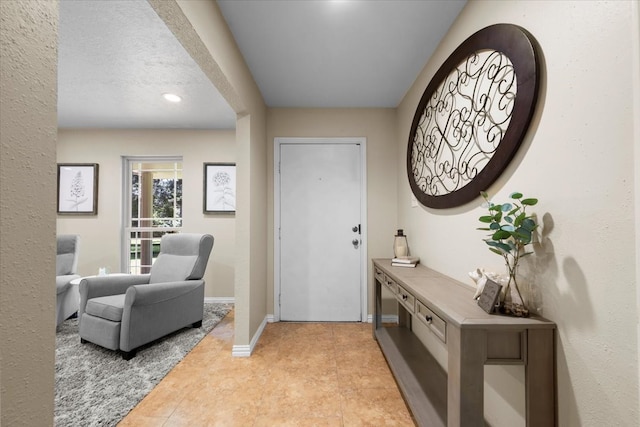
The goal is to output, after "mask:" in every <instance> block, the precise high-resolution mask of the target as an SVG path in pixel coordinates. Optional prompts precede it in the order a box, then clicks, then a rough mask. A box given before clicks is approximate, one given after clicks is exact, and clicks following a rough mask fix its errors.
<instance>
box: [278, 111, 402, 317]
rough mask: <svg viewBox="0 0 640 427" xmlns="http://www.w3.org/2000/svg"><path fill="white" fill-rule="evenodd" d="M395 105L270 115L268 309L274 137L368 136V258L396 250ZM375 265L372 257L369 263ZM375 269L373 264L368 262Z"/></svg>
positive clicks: (370, 287)
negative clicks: (391, 107)
mask: <svg viewBox="0 0 640 427" xmlns="http://www.w3.org/2000/svg"><path fill="white" fill-rule="evenodd" d="M395 121H396V113H395V109H365V108H359V109H355V108H354V109H337V108H336V109H299V108H298V109H285V108H271V109H269V112H268V115H267V123H268V125H267V139H268V141H269V167H268V176H269V178H268V182H269V187H268V190H267V193H268V194H269V203H268V210H267V217H268V226H269V239H268V246H267V247H268V251H269V261H268V273H267V278H268V283H269V286H268V290H269V293H268V296H267V310H268V312H269V313H274V307H273V304H274V296H273V289H274V286H273V245H274V242H273V140H274V138H277V137H366V138H367V184H366V185H367V222H368V230H367V238H368V246H367V252H368V256H369V259H371V258H380V257H390V256H392V255H393V250H392V245H393V235H394V234H395V227H396V222H397V216H396V212H397V209H396V206H395V201H396V191H397V164H396V162H395V161H394V159H395V158H396V157H397V150H398V149H397V146H396V144H395V139H396V130H395V129H396V128H395ZM368 265H369V266H370V262H369V263H368ZM368 268H369V269H370V267H368ZM372 286H373V276H372V275H370V277H369V284H368V288H369V294H368V305H369V307H368V314H371V313H372V312H373V299H372V289H373V288H372Z"/></svg>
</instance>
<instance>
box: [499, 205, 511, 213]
mask: <svg viewBox="0 0 640 427" xmlns="http://www.w3.org/2000/svg"><path fill="white" fill-rule="evenodd" d="M511 209H513V205H512V204H511V203H505V204H503V205H502V207H501V209H500V210H501V211H502V212H509V211H510V210H511Z"/></svg>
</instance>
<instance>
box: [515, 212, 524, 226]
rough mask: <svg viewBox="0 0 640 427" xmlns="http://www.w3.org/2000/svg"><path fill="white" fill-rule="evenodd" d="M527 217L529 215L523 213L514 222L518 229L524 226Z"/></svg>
mask: <svg viewBox="0 0 640 427" xmlns="http://www.w3.org/2000/svg"><path fill="white" fill-rule="evenodd" d="M526 217H527V214H526V213H524V212H522V213H521V214H520V215H518V216H517V217H516V219H515V221H513V225H515V226H516V227H520V225H521V224H522V221H524V219H525V218H526Z"/></svg>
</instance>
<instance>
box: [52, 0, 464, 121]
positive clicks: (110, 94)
mask: <svg viewBox="0 0 640 427" xmlns="http://www.w3.org/2000/svg"><path fill="white" fill-rule="evenodd" d="M212 1H213V0H212ZM218 4H219V6H220V9H221V11H222V13H223V15H224V17H225V19H226V20H227V23H228V24H229V27H230V28H231V31H232V32H233V34H234V37H235V38H236V41H237V43H238V46H239V48H240V50H241V52H242V54H243V56H244V58H245V61H246V62H247V65H248V66H249V68H250V70H251V72H252V74H253V76H254V78H255V80H256V82H257V83H258V86H259V87H260V90H261V92H262V94H263V96H264V98H265V102H266V103H267V105H268V106H270V107H327V108H331V107H395V106H397V105H398V103H399V102H400V100H401V99H402V97H403V96H404V94H405V93H406V91H407V90H408V89H409V86H410V85H411V84H412V83H413V82H414V80H415V78H416V76H417V75H418V74H419V72H420V71H421V69H422V68H423V67H424V65H425V64H426V62H427V61H428V59H429V57H430V55H431V54H432V53H433V51H434V50H435V48H436V47H437V45H438V43H439V42H440V40H441V39H442V37H443V36H444V35H445V33H446V31H447V30H448V28H449V26H450V25H451V23H452V22H453V21H454V19H455V18H456V16H457V15H458V13H459V11H460V10H461V9H462V8H463V7H464V4H465V1H458V0H441V1H438V0H379V1H364V0H363V1H349V0H343V1H340V0H305V1H302V0H298V1H294V0H284V1H278V0H218ZM165 92H172V93H176V94H178V95H180V96H182V97H183V102H181V103H179V104H171V103H168V102H167V101H165V100H164V99H163V98H162V96H161V95H162V94H163V93H165ZM58 124H59V126H60V127H95V128H190V129H232V128H234V127H235V113H234V112H233V111H232V110H231V108H230V107H229V106H228V104H227V103H226V102H225V100H224V98H222V96H221V95H220V94H219V93H218V91H217V90H216V89H215V87H214V86H213V85H212V84H211V82H210V81H209V80H208V79H207V78H206V76H205V75H204V73H203V72H202V71H201V70H200V68H199V67H198V65H197V64H196V63H195V62H194V61H193V60H192V59H191V57H190V56H189V55H188V54H187V53H186V51H185V50H184V49H183V48H182V46H181V45H180V44H179V43H178V42H177V40H176V39H175V37H174V36H173V34H172V33H171V32H170V31H169V29H168V28H167V27H166V26H165V24H164V23H163V22H162V20H161V19H160V18H159V17H158V16H157V15H156V13H155V12H154V11H153V9H152V8H151V7H150V6H149V4H148V3H147V2H146V1H145V0H85V1H77V0H61V1H60V26H59V64H58Z"/></svg>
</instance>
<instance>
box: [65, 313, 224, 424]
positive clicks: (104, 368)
mask: <svg viewBox="0 0 640 427" xmlns="http://www.w3.org/2000/svg"><path fill="white" fill-rule="evenodd" d="M230 309H231V305H230V304H205V305H204V318H203V320H202V327H200V328H195V329H193V328H184V329H181V330H180V331H177V332H175V333H173V334H171V335H168V336H166V337H164V338H161V339H160V340H157V341H155V342H153V343H150V344H147V345H146V346H144V347H141V348H140V349H139V350H138V353H137V355H136V357H134V358H133V359H131V360H129V361H126V360H124V359H122V356H121V355H120V354H119V353H117V352H115V351H111V350H107V349H104V348H102V347H99V346H97V345H94V344H91V343H86V344H80V337H79V336H78V319H69V320H66V321H65V322H63V323H62V325H61V326H60V328H59V329H58V331H57V333H56V397H55V418H54V424H55V425H56V426H83V427H85V426H115V425H116V424H118V422H120V420H122V418H124V416H125V415H127V413H129V411H130V410H131V409H133V408H134V407H135V406H136V405H137V404H138V402H140V401H141V400H142V399H143V398H144V397H145V396H146V395H147V394H148V393H149V392H150V391H151V390H152V389H153V387H155V386H156V384H158V383H159V382H160V380H161V379H162V378H164V376H165V375H166V374H167V373H169V371H170V370H171V369H172V368H173V367H174V366H175V365H176V364H177V363H178V362H179V361H180V360H182V359H183V358H184V357H185V356H186V355H187V353H189V352H190V351H191V349H193V347H195V346H196V344H198V342H200V340H202V338H204V337H205V335H207V334H208V333H209V332H210V331H211V330H212V329H213V328H214V326H215V325H216V324H217V323H218V322H220V320H222V318H223V317H224V316H225V315H226V314H227V313H228V312H229V310H230Z"/></svg>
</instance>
